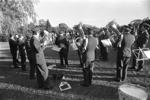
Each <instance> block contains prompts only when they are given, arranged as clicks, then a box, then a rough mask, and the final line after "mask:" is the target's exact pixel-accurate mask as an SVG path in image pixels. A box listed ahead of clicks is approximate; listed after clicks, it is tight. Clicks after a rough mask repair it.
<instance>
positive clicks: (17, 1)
mask: <svg viewBox="0 0 150 100" xmlns="http://www.w3.org/2000/svg"><path fill="white" fill-rule="evenodd" d="M36 2H37V1H36V0H0V27H1V33H3V34H12V33H16V32H17V29H18V28H19V27H20V26H24V25H25V24H27V22H28V19H29V18H30V19H32V20H36V13H35V11H34V4H35V3H36Z"/></svg>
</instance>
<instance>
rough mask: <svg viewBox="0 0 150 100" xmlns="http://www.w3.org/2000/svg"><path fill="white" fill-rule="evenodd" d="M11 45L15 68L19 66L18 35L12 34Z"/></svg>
mask: <svg viewBox="0 0 150 100" xmlns="http://www.w3.org/2000/svg"><path fill="white" fill-rule="evenodd" d="M9 46H10V52H11V55H12V58H13V65H14V68H19V67H18V63H19V61H18V53H17V52H18V43H17V35H10V39H9Z"/></svg>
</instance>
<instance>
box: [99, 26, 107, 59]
mask: <svg viewBox="0 0 150 100" xmlns="http://www.w3.org/2000/svg"><path fill="white" fill-rule="evenodd" d="M108 37H109V34H108V32H107V29H106V28H103V31H102V35H100V36H99V45H100V54H101V57H100V58H101V60H103V61H107V60H108V48H107V47H105V46H104V45H103V44H102V42H101V40H103V39H107V38H108Z"/></svg>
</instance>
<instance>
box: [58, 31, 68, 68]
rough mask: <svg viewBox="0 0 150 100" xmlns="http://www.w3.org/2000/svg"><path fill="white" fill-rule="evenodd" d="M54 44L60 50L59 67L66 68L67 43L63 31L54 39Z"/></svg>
mask: <svg viewBox="0 0 150 100" xmlns="http://www.w3.org/2000/svg"><path fill="white" fill-rule="evenodd" d="M55 44H56V45H57V46H58V47H60V48H61V50H60V51H59V56H60V64H61V66H63V67H68V52H69V41H68V40H67V39H66V37H65V32H64V31H60V34H59V35H58V36H57V37H56V41H55ZM64 61H65V64H64Z"/></svg>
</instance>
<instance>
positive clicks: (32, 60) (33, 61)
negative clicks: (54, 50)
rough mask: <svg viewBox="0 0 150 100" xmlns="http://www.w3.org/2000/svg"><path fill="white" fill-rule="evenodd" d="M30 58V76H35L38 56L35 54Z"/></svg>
mask: <svg viewBox="0 0 150 100" xmlns="http://www.w3.org/2000/svg"><path fill="white" fill-rule="evenodd" d="M28 59H29V63H30V78H34V77H35V71H36V69H35V68H36V58H35V56H33V55H32V56H30V58H29V57H28Z"/></svg>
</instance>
